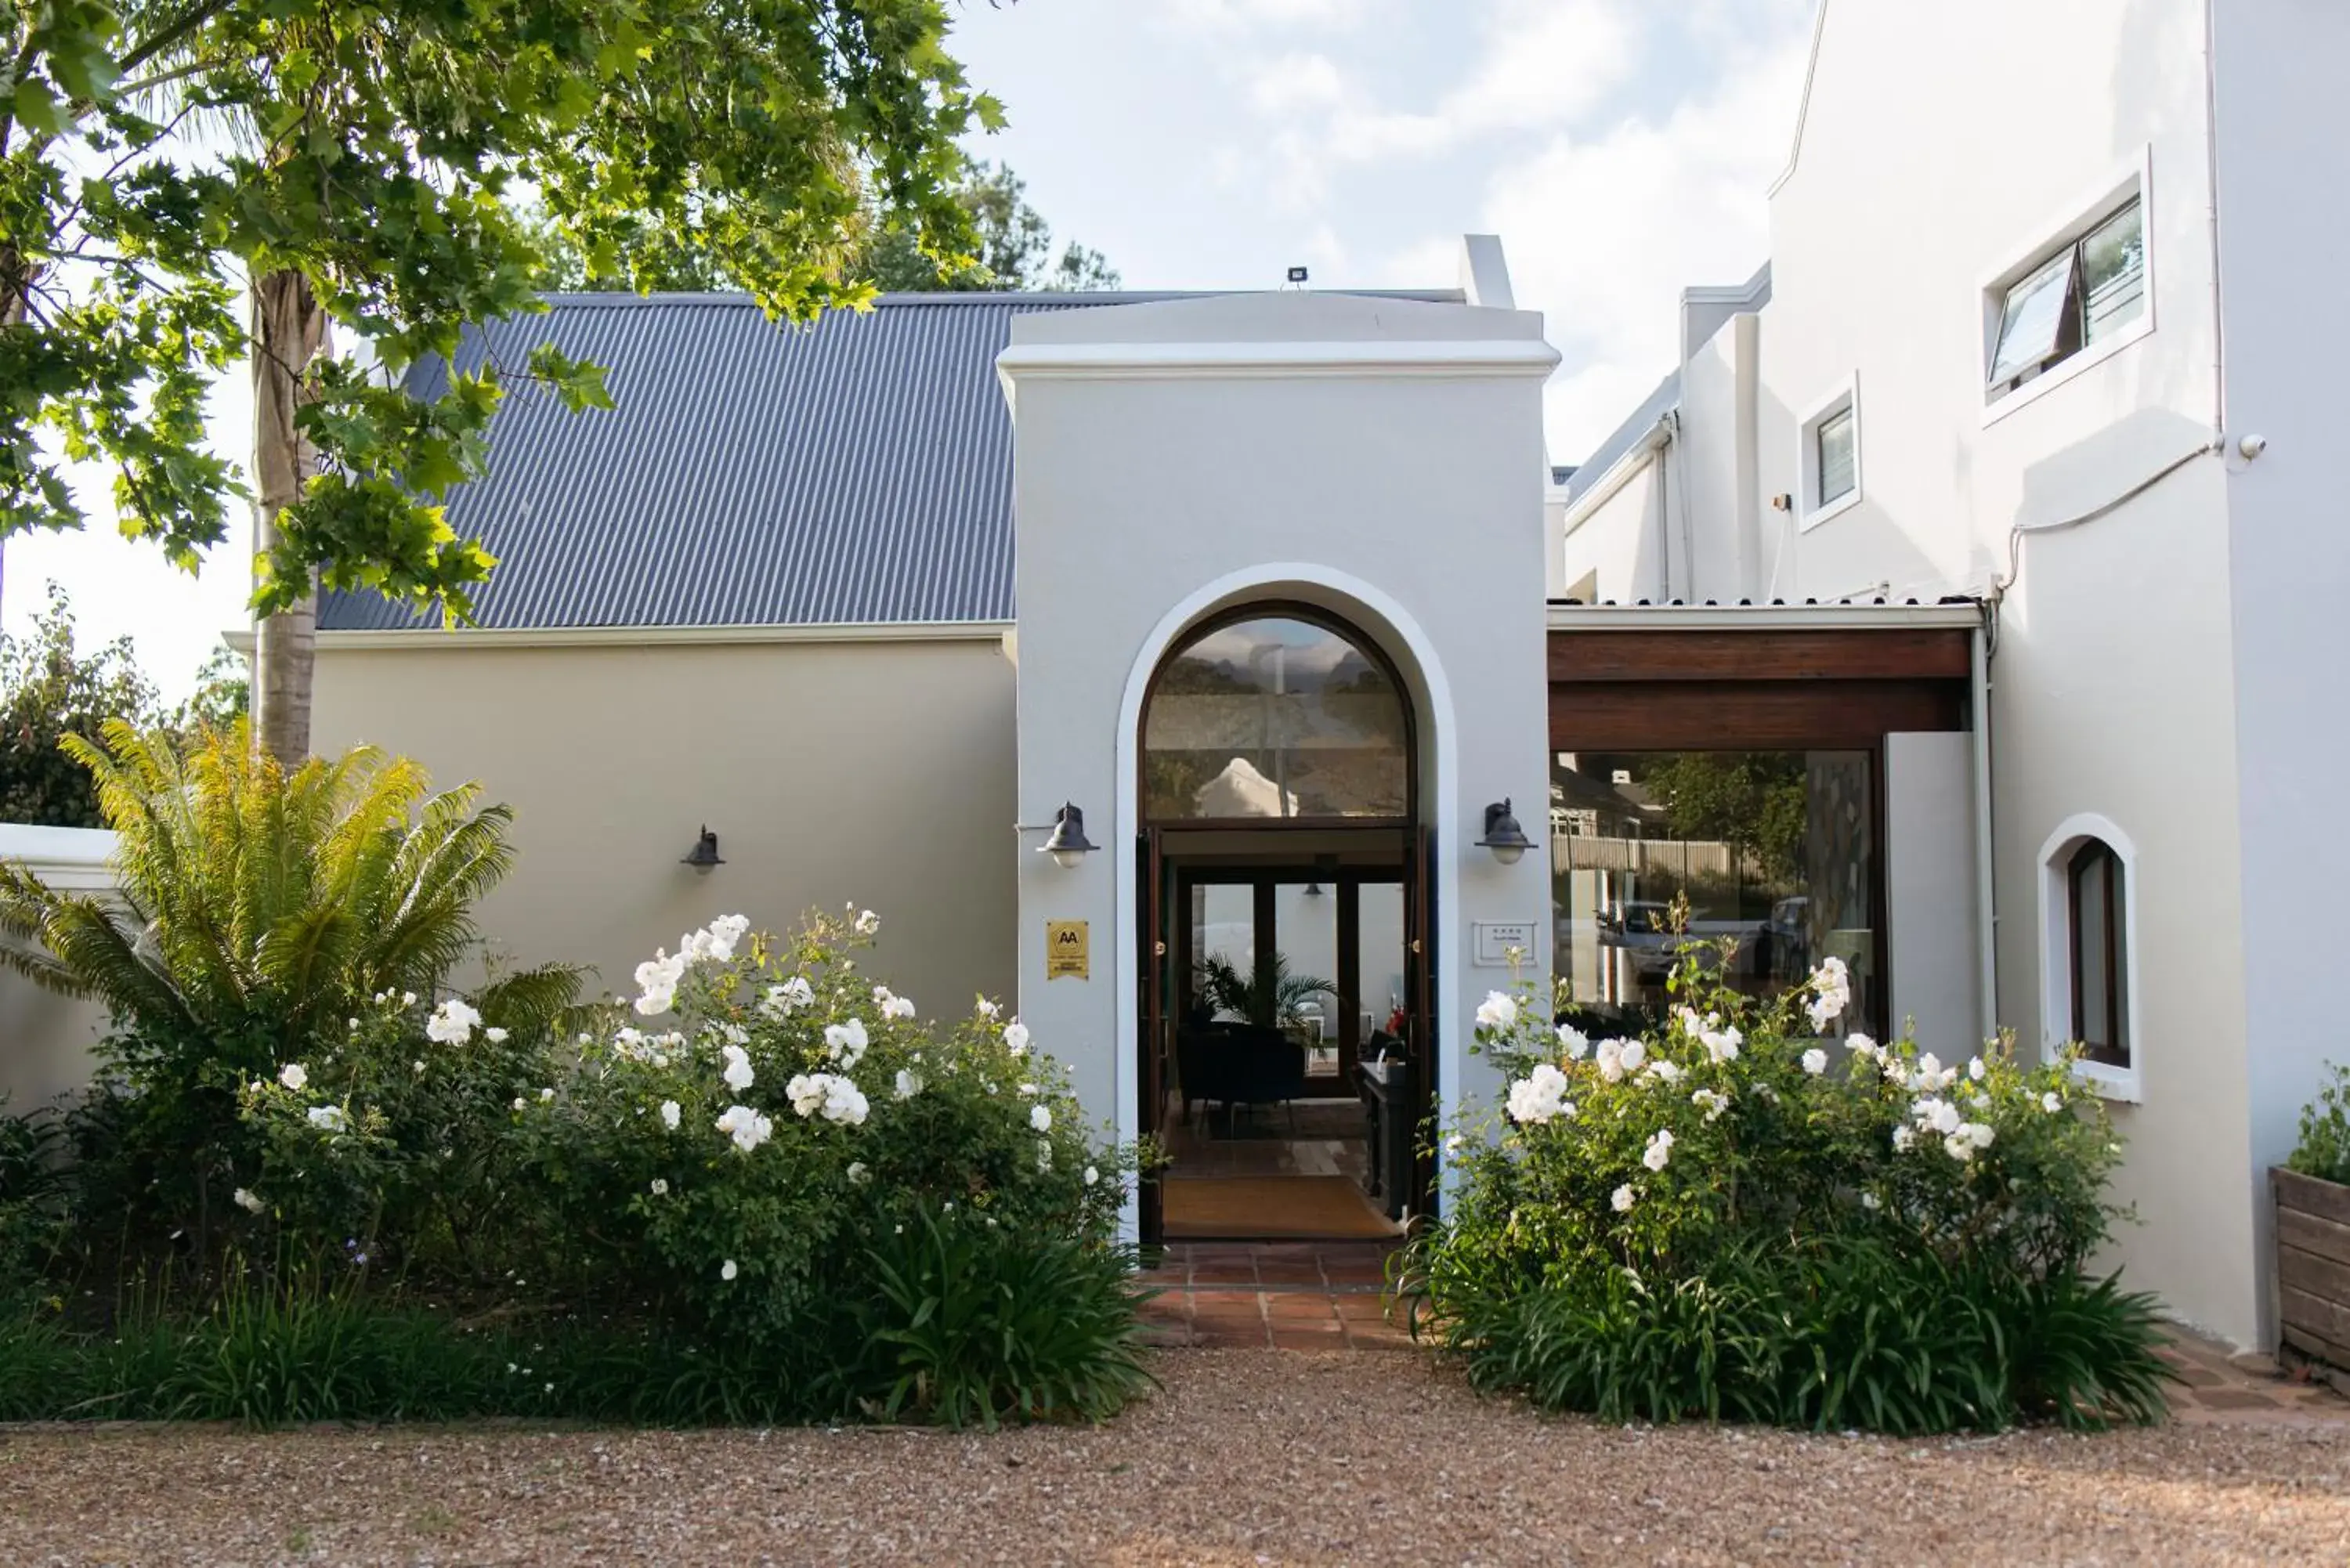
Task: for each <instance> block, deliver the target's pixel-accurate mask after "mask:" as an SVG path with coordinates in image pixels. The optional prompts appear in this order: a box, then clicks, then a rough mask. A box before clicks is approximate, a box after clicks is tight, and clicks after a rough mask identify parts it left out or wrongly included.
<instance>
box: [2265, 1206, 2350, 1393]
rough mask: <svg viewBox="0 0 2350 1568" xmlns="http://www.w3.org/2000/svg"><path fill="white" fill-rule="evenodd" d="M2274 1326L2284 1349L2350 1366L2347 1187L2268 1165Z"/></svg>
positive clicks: (2346, 1366)
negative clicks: (2273, 1207)
mask: <svg viewBox="0 0 2350 1568" xmlns="http://www.w3.org/2000/svg"><path fill="white" fill-rule="evenodd" d="M2269 1186H2270V1188H2271V1189H2272V1190H2273V1191H2274V1192H2275V1193H2276V1250H2277V1326H2278V1336H2279V1337H2280V1338H2281V1339H2282V1340H2283V1342H2284V1344H2285V1345H2286V1347H2287V1348H2289V1349H2292V1350H2296V1351H2298V1352H2300V1353H2301V1354H2302V1355H2306V1356H2310V1357H2313V1358H2314V1359H2315V1360H2318V1361H2323V1362H2325V1363H2327V1364H2329V1365H2331V1366H2337V1367H2341V1368H2344V1369H2345V1370H2350V1187H2343V1186H2339V1185H2337V1184H2335V1183H2334V1182H2331V1181H2320V1180H2318V1179H2316V1178H2315V1177H2314V1176H2303V1175H2302V1174H2300V1173H2299V1172H2298V1171H2292V1170H2287V1169H2285V1168H2282V1166H2279V1167H2273V1168H2271V1169H2270V1171H2269Z"/></svg>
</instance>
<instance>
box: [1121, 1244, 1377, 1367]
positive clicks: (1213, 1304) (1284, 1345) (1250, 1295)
mask: <svg viewBox="0 0 2350 1568" xmlns="http://www.w3.org/2000/svg"><path fill="white" fill-rule="evenodd" d="M1392 1250H1393V1249H1392V1248H1391V1247H1390V1246H1389V1245H1388V1244H1387V1243H1384V1242H1378V1241H1265V1242H1254V1243H1250V1242H1213V1241H1176V1242H1170V1244H1169V1245H1168V1248H1167V1252H1166V1256H1165V1257H1164V1258H1163V1259H1162V1260H1161V1261H1160V1262H1159V1267H1158V1268H1156V1269H1153V1270H1151V1271H1149V1272H1148V1273H1146V1274H1144V1275H1143V1279H1144V1281H1145V1282H1146V1283H1148V1284H1149V1285H1151V1286H1153V1287H1155V1288H1156V1289H1158V1290H1159V1291H1160V1292H1161V1294H1160V1295H1159V1296H1158V1297H1157V1298H1155V1299H1154V1300H1152V1301H1151V1302H1150V1303H1149V1305H1147V1306H1146V1307H1144V1309H1143V1315H1144V1316H1145V1317H1146V1318H1147V1319H1149V1322H1150V1324H1151V1325H1152V1327H1153V1329H1154V1330H1155V1331H1156V1332H1155V1334H1154V1337H1155V1338H1156V1339H1157V1340H1158V1342H1159V1344H1162V1345H1212V1346H1217V1347H1233V1346H1253V1347H1255V1348H1259V1349H1262V1348H1263V1347H1265V1346H1267V1345H1271V1346H1273V1347H1274V1348H1275V1349H1280V1350H1370V1349H1380V1350H1399V1349H1409V1347H1410V1345H1411V1336H1410V1335H1409V1334H1407V1333H1405V1332H1404V1330H1403V1328H1402V1327H1401V1326H1400V1325H1399V1324H1391V1323H1389V1322H1388V1320H1387V1303H1386V1299H1385V1294H1384V1292H1385V1287H1386V1282H1387V1258H1388V1252H1389V1251H1392Z"/></svg>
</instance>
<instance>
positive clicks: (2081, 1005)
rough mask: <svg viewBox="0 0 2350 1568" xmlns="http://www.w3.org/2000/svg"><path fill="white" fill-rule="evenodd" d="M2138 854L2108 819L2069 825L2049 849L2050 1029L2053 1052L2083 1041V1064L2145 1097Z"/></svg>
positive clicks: (2099, 1078)
mask: <svg viewBox="0 0 2350 1568" xmlns="http://www.w3.org/2000/svg"><path fill="white" fill-rule="evenodd" d="M2136 912H2137V850H2136V849H2135V847H2134V846H2132V845H2131V843H2130V841H2129V838H2128V836H2126V834H2124V833H2123V832H2122V831H2121V829H2120V828H2118V827H2116V826H2114V824H2112V823H2111V822H2109V821H2107V820H2106V819H2105V818H2104V817H2102V816H2096V815H2081V816H2075V817H2073V818H2071V819H2069V820H2068V821H2066V822H2065V823H2064V825H2063V826H2060V827H2059V828H2058V829H2057V830H2056V831H2055V833H2054V834H2053V835H2051V836H2050V837H2049V839H2048V842H2047V844H2046V845H2045V846H2043V848H2042V850H2041V854H2040V930H2041V942H2042V946H2041V996H2042V1011H2041V1023H2042V1035H2043V1042H2044V1044H2045V1045H2046V1047H2047V1049H2048V1050H2050V1051H2052V1052H2054V1051H2055V1050H2057V1049H2058V1048H2060V1047H2062V1046H2064V1045H2066V1044H2074V1043H2078V1044H2079V1045H2080V1048H2081V1051H2080V1055H2079V1057H2078V1059H2077V1060H2076V1062H2075V1064H2074V1070H2075V1071H2076V1072H2077V1073H2078V1074H2079V1075H2081V1076H2082V1077H2083V1078H2085V1079H2086V1080H2088V1081H2089V1082H2090V1083H2092V1084H2094V1085H2096V1086H2097V1087H2098V1088H2099V1089H2101V1090H2103V1091H2104V1092H2105V1093H2106V1094H2109V1095H2112V1096H2116V1098H2120V1099H2128V1100H2135V1099H2137V1097H2138V1093H2139V1084H2140V1058H2139V1052H2138V1047H2137V1034H2136V1028H2135V1021H2136V1019H2137V951H2136V943H2137V918H2136Z"/></svg>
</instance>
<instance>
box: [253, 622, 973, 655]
mask: <svg viewBox="0 0 2350 1568" xmlns="http://www.w3.org/2000/svg"><path fill="white" fill-rule="evenodd" d="M1013 624H1014V623H1013V622H1011V621H1008V620H914V621H856V622H839V623H828V624H825V625H820V626H547V627H515V628H483V627H459V628H456V629H454V630H451V631H441V630H436V629H433V628H423V629H419V630H408V631H322V632H320V633H318V651H319V652H321V653H331V652H335V651H338V650H342V649H393V648H397V649H419V650H432V651H446V652H451V653H467V652H472V653H478V652H481V651H483V650H484V649H500V648H643V647H671V648H694V647H722V646H729V645H741V644H746V643H808V642H842V643H848V642H994V643H1000V642H1002V641H1003V639H1004V638H1006V637H1007V636H1009V635H1010V634H1011V631H1012V628H1013ZM224 640H225V641H227V643H228V644H229V646H230V647H232V648H239V649H240V651H244V650H249V649H251V647H252V645H253V634H252V633H251V632H234V631H233V632H229V633H227V634H226V636H225V638H224ZM240 645H241V646H240Z"/></svg>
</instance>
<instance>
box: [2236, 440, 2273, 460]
mask: <svg viewBox="0 0 2350 1568" xmlns="http://www.w3.org/2000/svg"><path fill="white" fill-rule="evenodd" d="M2268 449H2269V438H2268V437H2266V436H2264V435H2248V436H2245V437H2243V438H2242V439H2241V440H2240V441H2237V442H2236V452H2237V454H2238V455H2239V456H2241V458H2242V459H2243V460H2244V461H2245V462H2251V461H2252V459H2254V458H2256V457H2258V456H2260V455H2261V453H2262V452H2266V451H2268Z"/></svg>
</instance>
